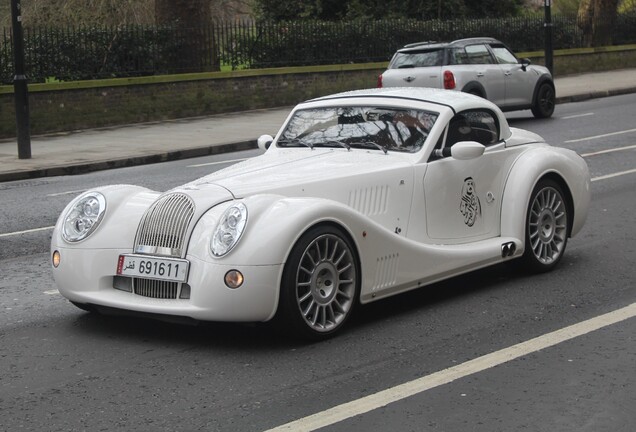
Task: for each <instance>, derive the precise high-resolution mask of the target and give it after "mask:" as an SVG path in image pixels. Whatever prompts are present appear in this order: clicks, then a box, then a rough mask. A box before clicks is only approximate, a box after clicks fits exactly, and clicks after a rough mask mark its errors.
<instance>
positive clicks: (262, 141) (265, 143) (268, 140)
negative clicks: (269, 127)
mask: <svg viewBox="0 0 636 432" xmlns="http://www.w3.org/2000/svg"><path fill="white" fill-rule="evenodd" d="M273 141H274V138H273V137H272V136H271V135H261V136H259V137H258V139H257V140H256V144H258V148H259V149H261V150H267V149H268V148H269V146H271V145H272V142H273Z"/></svg>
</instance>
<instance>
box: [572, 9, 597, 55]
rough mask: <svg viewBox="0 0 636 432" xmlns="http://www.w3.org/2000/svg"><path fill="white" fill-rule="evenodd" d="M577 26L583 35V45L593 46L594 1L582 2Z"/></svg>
mask: <svg viewBox="0 0 636 432" xmlns="http://www.w3.org/2000/svg"><path fill="white" fill-rule="evenodd" d="M576 18H577V24H578V26H579V28H580V29H581V33H582V34H583V45H584V46H586V47H589V46H592V21H593V19H594V4H593V0H581V3H579V11H578V13H577V17H576Z"/></svg>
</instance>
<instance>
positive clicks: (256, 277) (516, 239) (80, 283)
mask: <svg viewBox="0 0 636 432" xmlns="http://www.w3.org/2000/svg"><path fill="white" fill-rule="evenodd" d="M258 142H259V146H260V147H261V148H263V149H267V150H266V151H265V153H264V154H263V155H262V156H258V157H255V158H253V159H250V160H247V161H244V162H242V163H239V164H236V165H234V166H231V167H229V168H226V169H224V170H221V171H218V172H215V173H213V174H211V175H208V176H206V177H203V178H201V179H199V180H196V181H194V182H192V183H189V184H186V185H184V186H182V187H178V188H176V189H173V190H170V191H167V192H164V193H161V192H155V191H152V190H149V189H146V188H142V187H137V186H130V185H115V186H107V187H102V188H97V189H95V190H91V191H88V192H86V193H83V194H82V195H80V196H79V197H77V198H76V199H75V200H73V201H72V202H71V203H70V204H69V205H68V206H67V207H66V209H65V210H64V212H63V213H62V215H61V216H60V218H59V220H58V222H57V224H56V226H55V230H54V232H53V236H52V240H51V258H52V264H53V274H54V277H55V280H56V282H57V285H58V287H59V290H60V292H61V293H62V295H64V296H65V297H66V298H68V299H69V300H70V301H71V302H73V303H74V304H75V305H77V306H78V307H80V308H82V309H86V310H89V311H99V312H114V311H116V312H121V311H125V312H126V313H132V314H135V313H141V314H142V315H147V316H151V317H156V318H162V319H179V318H185V319H193V320H205V321H244V322H245V321H249V322H256V321H268V320H271V319H273V318H276V319H280V320H281V322H283V323H284V324H285V325H286V326H287V327H288V328H289V329H292V330H293V331H295V332H297V333H298V334H300V335H302V336H306V337H309V338H314V339H320V338H325V337H328V336H330V335H333V334H334V333H336V332H337V331H339V330H340V329H341V328H342V327H343V325H344V324H345V323H346V322H347V320H348V319H349V317H350V316H351V314H352V312H353V311H354V309H355V308H356V306H357V304H358V303H368V302H371V301H375V300H378V299H381V298H383V297H387V296H390V295H393V294H397V293H400V292H404V291H408V290H411V289H414V288H420V287H423V286H425V285H428V284H431V283H433V282H436V281H439V280H442V279H446V278H449V277H452V276H455V275H459V274H461V273H466V272H469V271H471V270H475V269H479V268H482V267H485V266H489V265H492V264H497V263H500V262H503V261H510V260H513V259H518V260H519V261H518V262H520V263H522V264H524V266H525V267H526V268H527V269H529V270H531V271H535V272H536V271H539V272H541V271H547V270H550V269H552V268H553V267H554V266H555V265H556V264H557V263H558V262H559V260H560V259H561V257H562V256H563V253H564V251H565V247H566V243H567V240H568V237H571V236H573V235H575V234H576V233H578V232H579V230H580V229H581V227H582V226H583V223H584V221H585V218H586V215H587V211H588V207H589V203H590V177H589V172H588V169H587V165H586V164H585V162H584V161H583V159H582V158H581V157H579V156H578V155H577V154H576V153H574V152H572V151H570V150H566V149H563V148H557V147H552V146H550V145H548V144H546V143H545V142H544V140H543V139H542V138H541V137H539V136H538V135H536V134H534V133H530V132H527V131H523V130H520V129H515V128H511V127H509V126H508V123H507V121H506V118H505V117H504V115H503V114H502V112H501V111H500V110H499V108H497V107H496V106H495V105H494V104H492V103H491V102H489V101H487V100H485V99H482V98H479V97H476V96H473V95H469V94H465V93H459V92H447V91H444V90H434V89H424V88H409V89H400V88H388V89H373V90H361V91H354V92H349V93H342V94H336V95H331V96H326V97H322V98H318V99H314V100H310V101H308V102H305V103H302V104H300V105H298V106H297V107H296V108H294V109H293V110H292V112H291V114H290V115H289V117H288V118H287V120H286V122H285V124H284V125H283V127H282V128H281V130H280V131H279V132H278V134H277V135H276V137H275V138H272V137H270V136H262V137H261V138H259V140H258Z"/></svg>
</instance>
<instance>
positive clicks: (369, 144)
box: [351, 141, 389, 154]
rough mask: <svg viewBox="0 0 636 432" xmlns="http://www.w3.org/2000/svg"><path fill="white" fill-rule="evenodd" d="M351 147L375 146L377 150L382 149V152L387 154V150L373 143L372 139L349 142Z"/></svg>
mask: <svg viewBox="0 0 636 432" xmlns="http://www.w3.org/2000/svg"><path fill="white" fill-rule="evenodd" d="M351 146H352V147H362V148H369V147H375V148H377V149H378V150H382V151H383V152H384V154H387V153H388V152H389V151H388V150H387V149H386V147H384V146H382V145H380V144H378V143H375V142H373V141H362V142H356V143H351Z"/></svg>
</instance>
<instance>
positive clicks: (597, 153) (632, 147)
mask: <svg viewBox="0 0 636 432" xmlns="http://www.w3.org/2000/svg"><path fill="white" fill-rule="evenodd" d="M633 149H636V145H631V146H627V147H615V148H610V149H606V150H600V151H597V152H591V153H583V154H582V155H581V157H584V158H585V157H590V156H597V155H602V154H606V153H614V152H619V151H626V150H633Z"/></svg>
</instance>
